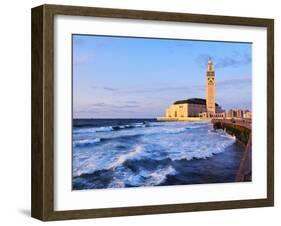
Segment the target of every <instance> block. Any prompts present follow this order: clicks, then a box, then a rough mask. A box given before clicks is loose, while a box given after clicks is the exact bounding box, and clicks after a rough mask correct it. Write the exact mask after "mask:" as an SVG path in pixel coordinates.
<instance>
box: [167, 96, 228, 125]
mask: <svg viewBox="0 0 281 226" xmlns="http://www.w3.org/2000/svg"><path fill="white" fill-rule="evenodd" d="M206 111H207V104H206V100H205V99H201V98H192V99H187V100H179V101H176V102H175V103H174V104H172V105H171V106H170V107H169V108H167V109H166V115H165V117H166V118H170V119H177V118H178V119H179V120H180V119H184V118H194V117H199V116H200V114H201V113H202V112H206ZM215 111H216V112H222V109H221V107H220V106H219V105H218V104H217V103H215Z"/></svg>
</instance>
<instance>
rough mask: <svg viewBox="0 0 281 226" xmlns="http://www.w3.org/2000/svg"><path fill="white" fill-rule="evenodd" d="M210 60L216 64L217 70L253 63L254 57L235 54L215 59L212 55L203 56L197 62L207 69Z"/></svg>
mask: <svg viewBox="0 0 281 226" xmlns="http://www.w3.org/2000/svg"><path fill="white" fill-rule="evenodd" d="M209 58H211V59H212V60H213V62H214V63H215V68H226V67H238V66H241V65H246V64H250V63H251V62H252V56H251V55H250V54H248V53H238V52H233V53H232V54H231V55H229V56H225V57H221V58H218V57H214V56H213V55H210V54H201V55H199V56H198V57H197V58H196V62H197V64H198V65H199V66H200V67H201V68H206V67H207V66H206V65H207V62H208V59H209Z"/></svg>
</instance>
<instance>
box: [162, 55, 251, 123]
mask: <svg viewBox="0 0 281 226" xmlns="http://www.w3.org/2000/svg"><path fill="white" fill-rule="evenodd" d="M251 117H252V114H251V112H250V111H247V110H246V111H243V110H241V109H230V110H229V111H228V112H225V111H224V110H223V109H222V108H221V107H220V106H219V105H218V104H217V103H216V86H215V70H214V65H213V62H212V60H211V59H209V60H208V66H207V72H206V99H202V98H191V99H186V100H178V101H176V102H174V103H173V104H172V105H171V106H170V107H169V108H167V109H166V111H165V116H164V117H158V118H157V119H158V120H165V121H168V120H171V121H175V120H183V121H185V120H188V121H199V120H209V119H212V118H219V119H224V118H248V119H251Z"/></svg>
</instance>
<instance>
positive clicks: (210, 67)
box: [208, 57, 214, 71]
mask: <svg viewBox="0 0 281 226" xmlns="http://www.w3.org/2000/svg"><path fill="white" fill-rule="evenodd" d="M208 71H214V65H213V62H212V59H211V57H209V60H208Z"/></svg>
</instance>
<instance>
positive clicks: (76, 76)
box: [73, 35, 252, 118]
mask: <svg viewBox="0 0 281 226" xmlns="http://www.w3.org/2000/svg"><path fill="white" fill-rule="evenodd" d="M208 57H211V58H212V60H213V62H214V65H215V73H216V102H217V103H218V104H220V105H221V106H222V108H223V109H226V110H228V109H230V108H243V109H250V110H251V102H252V99H251V86H252V76H251V75H252V47H251V44H249V43H233V42H210V41H192V40H167V39H149V38H125V37H109V36H87V35H73V117H74V118H155V117H157V116H161V115H163V114H164V110H165V109H166V108H167V107H168V106H169V105H171V104H172V103H173V102H175V101H176V100H181V99H187V98H194V97H199V98H205V95H206V91H205V78H206V68H207V60H208Z"/></svg>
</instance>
